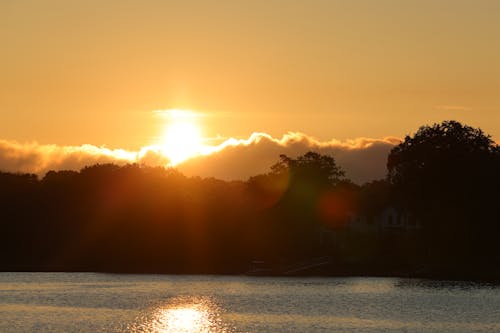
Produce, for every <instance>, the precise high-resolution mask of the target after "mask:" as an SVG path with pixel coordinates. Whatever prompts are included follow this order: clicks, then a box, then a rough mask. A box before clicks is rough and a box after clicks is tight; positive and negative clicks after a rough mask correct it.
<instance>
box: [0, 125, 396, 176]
mask: <svg viewBox="0 0 500 333" xmlns="http://www.w3.org/2000/svg"><path fill="white" fill-rule="evenodd" d="M398 142H399V139H397V138H384V139H371V138H357V139H354V140H347V141H337V140H331V141H326V142H324V141H319V140H316V139H314V138H312V137H310V136H308V135H306V134H303V133H296V132H294V133H287V134H285V135H284V136H283V137H281V138H274V137H272V136H270V135H269V134H266V133H253V134H252V135H251V136H250V137H249V138H248V139H234V138H230V139H227V140H225V141H224V142H223V143H221V144H220V145H218V146H213V147H210V148H209V149H208V151H209V153H208V154H207V155H204V156H198V157H196V158H192V159H189V160H187V161H185V162H183V163H181V164H179V165H178V166H177V168H178V169H179V170H180V171H181V172H183V173H184V174H186V175H187V176H201V177H215V178H220V179H226V180H231V179H247V178H248V177H250V176H252V175H256V174H259V173H265V172H268V171H269V167H270V166H271V165H272V164H274V163H275V162H276V161H277V160H278V158H279V155H280V154H286V155H289V156H291V157H294V156H297V155H301V154H304V153H306V152H307V151H309V150H313V151H317V152H319V153H322V154H331V155H333V156H334V157H335V159H336V161H337V163H338V164H339V165H340V166H341V167H342V168H343V169H344V170H345V171H346V172H347V176H348V177H349V178H351V179H352V180H354V181H355V182H358V183H362V182H365V181H369V180H372V179H378V178H382V177H384V176H385V171H386V169H385V164H386V159H387V154H388V153H389V151H390V149H391V148H392V147H393V146H394V145H395V144H397V143H398ZM96 163H116V164H126V163H143V164H146V165H151V166H158V165H163V166H166V165H168V163H169V160H168V158H167V157H166V156H165V155H164V154H163V153H162V150H161V147H158V146H148V147H143V148H142V149H141V150H139V151H128V150H123V149H109V148H106V147H97V146H93V145H82V146H58V145H41V144H38V143H36V142H31V143H18V142H12V141H6V140H0V170H2V171H8V172H29V173H36V174H39V175H41V176H43V175H44V174H45V173H46V172H47V171H49V170H64V169H67V170H79V169H81V168H83V167H84V166H86V165H92V164H96Z"/></svg>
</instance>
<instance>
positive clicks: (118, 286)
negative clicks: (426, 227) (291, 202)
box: [0, 273, 500, 333]
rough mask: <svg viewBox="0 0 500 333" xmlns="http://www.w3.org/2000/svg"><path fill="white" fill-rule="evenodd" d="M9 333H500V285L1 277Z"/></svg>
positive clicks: (3, 327)
mask: <svg viewBox="0 0 500 333" xmlns="http://www.w3.org/2000/svg"><path fill="white" fill-rule="evenodd" d="M0 332H165V333H167V332H375V333H376V332H500V288H499V287H497V286H493V285H488V284H478V283H467V282H442V281H430V280H409V279H392V278H261V277H227V276H166V275H117V274H94V273H0Z"/></svg>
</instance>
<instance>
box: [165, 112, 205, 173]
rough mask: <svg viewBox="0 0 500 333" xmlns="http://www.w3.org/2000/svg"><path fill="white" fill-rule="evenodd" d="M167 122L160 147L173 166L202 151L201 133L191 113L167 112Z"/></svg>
mask: <svg viewBox="0 0 500 333" xmlns="http://www.w3.org/2000/svg"><path fill="white" fill-rule="evenodd" d="M165 114H166V115H167V116H168V118H169V122H168V125H167V128H166V131H165V135H164V136H163V139H162V142H161V146H162V150H163V153H164V154H165V155H166V156H167V157H168V158H169V159H170V161H171V163H172V164H173V165H176V164H178V163H180V162H183V161H185V160H186V159H188V158H190V157H193V156H196V155H199V154H201V153H202V150H203V140H202V137H201V131H200V128H199V126H198V124H197V123H196V116H195V114H194V113H193V112H191V111H183V110H168V111H166V113H165Z"/></svg>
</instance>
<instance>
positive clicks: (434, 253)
mask: <svg viewBox="0 0 500 333" xmlns="http://www.w3.org/2000/svg"><path fill="white" fill-rule="evenodd" d="M499 161H500V150H499V147H498V145H497V144H496V143H495V142H493V141H492V139H491V137H490V136H488V135H486V134H484V133H483V132H482V131H481V130H480V129H477V128H472V127H470V126H466V125H462V124H460V123H459V122H456V121H445V122H443V123H440V124H434V125H432V126H423V127H421V128H420V129H419V130H418V131H417V133H415V134H414V135H413V136H407V137H406V138H405V140H404V142H402V143H401V144H400V145H398V146H396V147H395V148H394V149H393V150H392V151H391V152H390V154H389V158H388V163H387V168H388V171H389V174H388V179H389V181H390V182H391V184H393V185H394V186H395V190H396V194H397V197H398V198H399V199H401V200H402V201H403V203H404V204H405V205H406V206H407V207H408V208H409V209H411V210H412V211H413V212H414V213H415V214H417V215H418V216H419V218H420V219H421V220H422V222H423V223H424V224H425V231H426V236H427V240H426V242H427V245H428V252H429V260H434V261H436V265H441V264H442V263H443V262H446V263H447V265H449V263H450V260H453V261H454V262H455V265H456V266H457V267H460V266H462V267H463V266H464V265H469V264H472V263H480V262H483V264H484V265H487V264H493V261H492V260H493V259H492V258H494V260H498V257H499V256H500V254H499V247H498V245H497V242H498V240H497V235H498V234H499V233H500V217H499V215H498V209H497V208H496V206H497V204H498V203H497V202H498V199H499V189H500V187H499V186H500V177H499V175H500V174H499V170H500V164H499ZM496 263H497V264H498V261H497V262H496Z"/></svg>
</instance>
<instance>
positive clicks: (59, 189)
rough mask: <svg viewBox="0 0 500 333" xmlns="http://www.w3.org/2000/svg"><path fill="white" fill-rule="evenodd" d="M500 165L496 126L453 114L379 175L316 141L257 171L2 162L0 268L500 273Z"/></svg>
mask: <svg viewBox="0 0 500 333" xmlns="http://www.w3.org/2000/svg"><path fill="white" fill-rule="evenodd" d="M0 167H1V166H0ZM499 170H500V147H499V146H498V144H497V143H495V142H494V141H493V140H492V139H491V137H490V136H489V135H487V134H485V133H484V132H483V131H482V130H480V129H478V128H473V127H470V126H467V125H464V124H461V123H459V122H457V121H444V122H442V123H438V124H433V125H425V126H422V127H420V128H419V129H418V131H417V132H416V133H414V134H412V135H408V136H406V137H405V138H404V139H403V140H402V141H401V143H400V144H399V145H397V146H395V147H394V148H393V149H392V150H391V152H390V154H389V156H388V158H387V176H386V178H384V179H380V180H376V181H372V182H369V183H366V184H355V183H353V182H352V181H350V180H349V179H347V178H346V177H345V172H344V170H343V169H342V167H341V166H340V165H337V163H336V161H335V157H334V156H328V155H321V154H319V153H316V152H314V151H311V152H308V153H306V154H304V155H302V156H295V157H290V156H286V155H281V156H277V161H276V163H275V164H274V165H271V166H270V169H269V172H268V173H265V174H260V175H256V176H253V177H250V178H249V179H248V180H246V181H222V180H218V179H213V178H199V177H186V176H184V175H182V174H181V173H180V172H178V171H177V170H175V169H172V168H162V167H148V166H144V165H138V164H129V165H124V166H118V165H114V164H101V165H92V166H87V167H85V168H83V169H82V170H80V171H70V170H66V171H50V172H48V173H47V174H45V175H44V176H43V177H38V176H37V175H33V174H15V173H6V172H0V228H1V233H0V270H1V271H98V272H130V273H170V274H187V273H188V274H256V275H375V276H415V277H438V278H457V279H490V280H491V279H495V280H500V242H499V241H498V239H499V236H500V212H499V210H498V202H499V199H500V195H499V189H500V175H499Z"/></svg>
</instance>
